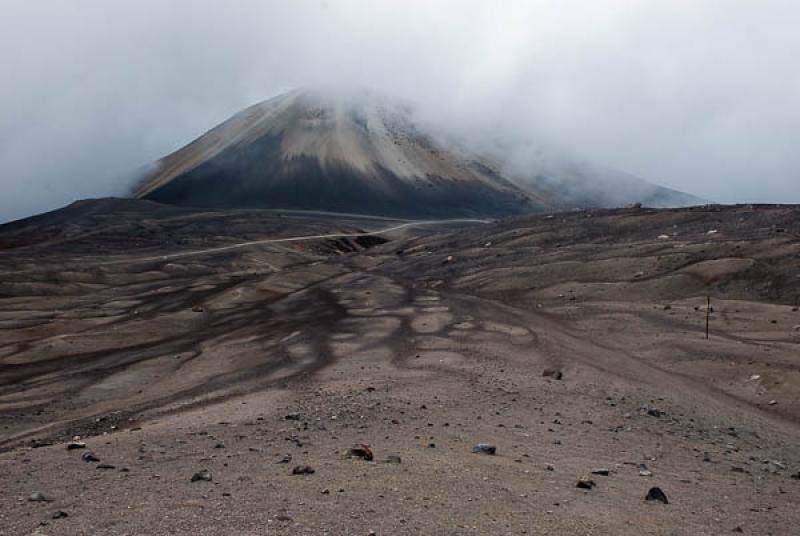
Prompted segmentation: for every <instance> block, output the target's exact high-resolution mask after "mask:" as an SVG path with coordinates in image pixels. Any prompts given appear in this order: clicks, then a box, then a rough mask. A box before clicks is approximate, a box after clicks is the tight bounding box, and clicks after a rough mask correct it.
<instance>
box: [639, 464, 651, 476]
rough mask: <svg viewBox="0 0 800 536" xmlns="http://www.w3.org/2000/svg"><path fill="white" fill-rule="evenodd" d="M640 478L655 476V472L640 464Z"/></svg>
mask: <svg viewBox="0 0 800 536" xmlns="http://www.w3.org/2000/svg"><path fill="white" fill-rule="evenodd" d="M639 476H653V472H652V471H650V470H649V469H648V468H647V466H646V465H645V464H643V463H640V464H639Z"/></svg>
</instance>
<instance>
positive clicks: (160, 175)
mask: <svg viewBox="0 0 800 536" xmlns="http://www.w3.org/2000/svg"><path fill="white" fill-rule="evenodd" d="M413 112H414V108H413V106H411V105H410V104H409V103H406V102H404V101H402V100H399V99H395V98H392V97H387V96H385V95H382V94H379V93H376V92H372V91H359V92H353V93H331V92H323V91H316V90H295V91H291V92H288V93H285V94H282V95H279V96H277V97H274V98H272V99H269V100H267V101H264V102H261V103H259V104H256V105H253V106H251V107H249V108H247V109H245V110H243V111H241V112H240V113H238V114H236V115H234V116H233V117H231V118H230V119H228V120H227V121H225V122H224V123H222V124H220V125H219V126H217V127H215V128H213V129H211V130H210V131H208V132H207V133H205V134H204V135H202V136H200V137H199V138H197V139H196V140H194V141H193V142H191V143H190V144H188V145H186V146H185V147H183V148H181V149H179V150H177V151H176V152H174V153H172V154H170V155H168V156H166V157H164V158H162V159H161V160H160V161H158V162H157V165H156V166H155V171H153V172H151V173H149V174H148V175H147V176H146V177H145V178H144V179H143V180H142V181H140V182H139V184H138V185H137V186H136V187H135V189H134V191H133V196H135V197H138V198H143V199H148V200H152V201H158V202H162V203H168V204H174V205H181V206H188V207H213V208H282V209H300V210H318V211H332V212H349V213H361V214H377V215H384V216H400V217H465V216H491V217H496V216H508V215H516V214H524V213H529V212H539V211H545V210H556V209H564V208H574V207H583V206H601V207H602V206H606V207H613V206H619V205H622V204H624V203H629V202H636V201H639V202H644V203H646V204H648V205H650V206H677V205H691V204H698V203H700V202H701V200H699V199H697V198H693V197H691V196H688V195H686V194H683V193H681V192H675V191H672V190H668V189H666V188H661V187H658V186H655V185H652V184H649V183H647V182H645V181H641V180H639V179H637V178H635V177H631V176H626V175H624V174H620V173H615V172H609V171H607V170H600V169H599V168H596V167H592V166H588V165H586V164H578V163H575V162H573V161H570V160H565V159H563V158H557V159H555V160H554V159H553V158H549V159H542V158H539V159H538V160H536V161H535V162H533V164H532V165H531V166H530V167H529V168H526V169H524V170H522V171H521V172H520V171H515V172H510V171H509V167H508V166H507V165H506V163H505V162H503V159H502V158H498V157H497V156H496V155H494V156H488V154H483V153H482V152H481V151H476V150H475V149H474V148H472V147H467V146H466V145H465V144H459V143H457V142H453V140H452V139H447V138H444V137H443V136H441V135H438V134H435V133H434V132H433V129H431V128H430V127H428V125H426V124H424V123H421V122H419V121H417V120H416V118H415V115H414V113H413Z"/></svg>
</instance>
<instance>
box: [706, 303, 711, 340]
mask: <svg viewBox="0 0 800 536" xmlns="http://www.w3.org/2000/svg"><path fill="white" fill-rule="evenodd" d="M710 316H711V296H706V339H707V338H708V320H709V317H710Z"/></svg>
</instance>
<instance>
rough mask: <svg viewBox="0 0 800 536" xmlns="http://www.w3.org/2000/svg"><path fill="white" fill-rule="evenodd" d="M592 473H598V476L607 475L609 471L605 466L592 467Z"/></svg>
mask: <svg viewBox="0 0 800 536" xmlns="http://www.w3.org/2000/svg"><path fill="white" fill-rule="evenodd" d="M592 474H593V475H600V476H608V475H609V474H611V471H609V470H608V469H606V468H601V469H592Z"/></svg>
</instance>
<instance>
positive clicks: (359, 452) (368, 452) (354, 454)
mask: <svg viewBox="0 0 800 536" xmlns="http://www.w3.org/2000/svg"><path fill="white" fill-rule="evenodd" d="M347 455H348V456H349V457H351V458H361V459H362V460H367V461H368V462H371V461H372V460H373V459H375V456H374V455H373V454H372V449H371V448H369V445H365V444H363V443H359V444H357V445H353V446H352V447H350V450H348V451H347Z"/></svg>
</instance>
